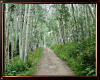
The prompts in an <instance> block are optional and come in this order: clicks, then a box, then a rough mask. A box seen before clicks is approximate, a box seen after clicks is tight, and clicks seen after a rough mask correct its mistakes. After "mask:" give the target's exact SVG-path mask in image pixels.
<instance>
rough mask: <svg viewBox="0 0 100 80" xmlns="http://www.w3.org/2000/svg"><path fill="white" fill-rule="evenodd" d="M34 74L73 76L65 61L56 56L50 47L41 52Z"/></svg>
mask: <svg viewBox="0 0 100 80" xmlns="http://www.w3.org/2000/svg"><path fill="white" fill-rule="evenodd" d="M36 75H44V76H45V75H48V76H49V75H50V76H51V75H52V76H53V75H57V76H58V75H61V76H63V75H64V76H74V75H73V72H72V70H71V69H70V68H69V67H68V66H67V64H66V62H64V61H63V60H61V59H60V58H59V57H57V56H56V54H55V53H54V52H53V51H52V50H50V49H44V51H43V52H42V54H41V60H40V63H39V64H38V69H37V72H36Z"/></svg>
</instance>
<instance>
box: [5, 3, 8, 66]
mask: <svg viewBox="0 0 100 80" xmlns="http://www.w3.org/2000/svg"><path fill="white" fill-rule="evenodd" d="M5 23H6V24H5V28H7V29H6V30H7V33H6V46H5V67H6V64H9V25H8V4H6V18H5ZM6 30H5V32H6Z"/></svg>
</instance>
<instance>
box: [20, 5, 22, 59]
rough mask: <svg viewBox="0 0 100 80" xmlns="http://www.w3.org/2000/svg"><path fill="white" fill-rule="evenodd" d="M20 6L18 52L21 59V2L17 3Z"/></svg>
mask: <svg viewBox="0 0 100 80" xmlns="http://www.w3.org/2000/svg"><path fill="white" fill-rule="evenodd" d="M19 7H20V12H19V13H20V14H19V54H20V59H22V51H21V49H22V38H21V35H22V4H19Z"/></svg>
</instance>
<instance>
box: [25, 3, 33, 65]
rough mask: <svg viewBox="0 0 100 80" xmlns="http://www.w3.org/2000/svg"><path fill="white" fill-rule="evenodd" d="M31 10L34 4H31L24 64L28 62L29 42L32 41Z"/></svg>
mask: <svg viewBox="0 0 100 80" xmlns="http://www.w3.org/2000/svg"><path fill="white" fill-rule="evenodd" d="M31 10H32V4H29V11H28V22H27V31H26V44H25V57H24V62H25V63H26V62H27V60H28V52H29V51H28V50H29V49H28V48H29V41H30V22H31V21H30V20H31Z"/></svg>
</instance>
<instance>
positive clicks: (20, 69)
mask: <svg viewBox="0 0 100 80" xmlns="http://www.w3.org/2000/svg"><path fill="white" fill-rule="evenodd" d="M42 51H43V48H38V49H36V50H34V51H29V56H28V61H27V63H26V64H25V63H24V60H20V59H19V55H18V56H15V57H14V59H13V63H12V62H11V59H10V64H9V65H8V66H7V67H6V68H5V69H4V71H5V73H4V75H5V76H7V75H8V76H13V75H19V76H22V75H26V76H28V75H33V74H35V72H36V69H37V68H36V66H37V64H38V62H39V60H40V58H41V52H42Z"/></svg>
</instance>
